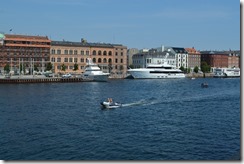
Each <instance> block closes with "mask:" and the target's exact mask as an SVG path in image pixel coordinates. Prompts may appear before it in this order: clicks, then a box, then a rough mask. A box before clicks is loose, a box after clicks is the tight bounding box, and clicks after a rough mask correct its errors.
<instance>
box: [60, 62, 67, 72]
mask: <svg viewBox="0 0 244 164" xmlns="http://www.w3.org/2000/svg"><path fill="white" fill-rule="evenodd" d="M61 71H64V72H65V71H66V66H65V65H64V63H63V64H62V65H61Z"/></svg>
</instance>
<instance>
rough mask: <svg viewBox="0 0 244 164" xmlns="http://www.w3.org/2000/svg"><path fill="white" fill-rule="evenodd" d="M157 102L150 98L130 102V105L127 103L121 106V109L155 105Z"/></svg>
mask: <svg viewBox="0 0 244 164" xmlns="http://www.w3.org/2000/svg"><path fill="white" fill-rule="evenodd" d="M156 103H158V102H156V101H155V98H151V99H148V100H146V99H142V100H139V101H136V102H132V103H127V104H122V107H128V106H141V105H152V104H156Z"/></svg>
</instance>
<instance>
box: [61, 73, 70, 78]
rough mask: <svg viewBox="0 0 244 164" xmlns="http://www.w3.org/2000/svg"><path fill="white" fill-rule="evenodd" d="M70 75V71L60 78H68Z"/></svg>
mask: <svg viewBox="0 0 244 164" xmlns="http://www.w3.org/2000/svg"><path fill="white" fill-rule="evenodd" d="M70 77H72V75H71V74H70V73H67V74H64V75H62V78H70Z"/></svg>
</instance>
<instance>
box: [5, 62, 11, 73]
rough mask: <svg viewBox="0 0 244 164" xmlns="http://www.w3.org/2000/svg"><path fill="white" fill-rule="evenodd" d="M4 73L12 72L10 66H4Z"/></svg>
mask: <svg viewBox="0 0 244 164" xmlns="http://www.w3.org/2000/svg"><path fill="white" fill-rule="evenodd" d="M4 71H5V72H6V73H9V72H10V66H9V64H6V65H5V66H4Z"/></svg>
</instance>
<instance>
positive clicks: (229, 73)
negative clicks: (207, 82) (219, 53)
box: [214, 68, 241, 78]
mask: <svg viewBox="0 0 244 164" xmlns="http://www.w3.org/2000/svg"><path fill="white" fill-rule="evenodd" d="M240 74H241V73H240V68H216V69H215V70H214V77H220V78H221V77H222V78H224V77H240Z"/></svg>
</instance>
